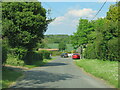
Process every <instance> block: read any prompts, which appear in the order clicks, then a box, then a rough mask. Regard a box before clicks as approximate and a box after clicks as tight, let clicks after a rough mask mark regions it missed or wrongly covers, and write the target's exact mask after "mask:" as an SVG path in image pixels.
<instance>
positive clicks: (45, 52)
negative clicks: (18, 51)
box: [38, 50, 51, 59]
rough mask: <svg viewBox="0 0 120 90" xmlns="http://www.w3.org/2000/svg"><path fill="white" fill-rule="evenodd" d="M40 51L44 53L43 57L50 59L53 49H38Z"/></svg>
mask: <svg viewBox="0 0 120 90" xmlns="http://www.w3.org/2000/svg"><path fill="white" fill-rule="evenodd" d="M38 52H39V53H41V54H42V55H43V59H50V58H51V57H50V54H51V51H47V50H40V51H38Z"/></svg>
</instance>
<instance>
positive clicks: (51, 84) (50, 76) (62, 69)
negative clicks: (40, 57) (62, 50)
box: [11, 57, 111, 88]
mask: <svg viewBox="0 0 120 90" xmlns="http://www.w3.org/2000/svg"><path fill="white" fill-rule="evenodd" d="M11 88H111V86H109V85H107V84H105V83H104V82H103V81H102V80H99V79H96V78H93V77H91V76H89V75H87V74H86V73H84V72H83V71H82V70H81V69H80V68H79V67H77V66H76V65H75V64H74V63H73V60H72V59H71V58H60V57H56V60H53V61H51V62H49V63H48V64H46V65H44V66H42V67H36V68H33V69H30V70H26V71H25V76H24V78H23V79H21V80H19V81H17V83H16V85H14V86H12V87H11Z"/></svg>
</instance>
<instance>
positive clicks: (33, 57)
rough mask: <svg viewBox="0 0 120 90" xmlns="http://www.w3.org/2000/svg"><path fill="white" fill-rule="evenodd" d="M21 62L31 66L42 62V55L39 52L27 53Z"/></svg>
mask: <svg viewBox="0 0 120 90" xmlns="http://www.w3.org/2000/svg"><path fill="white" fill-rule="evenodd" d="M23 60H24V62H25V64H28V65H32V64H34V62H36V61H43V54H42V53H39V52H27V54H26V55H25V57H24V58H23Z"/></svg>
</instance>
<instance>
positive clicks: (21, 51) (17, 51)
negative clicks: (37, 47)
mask: <svg viewBox="0 0 120 90" xmlns="http://www.w3.org/2000/svg"><path fill="white" fill-rule="evenodd" d="M9 53H10V54H12V55H14V56H15V57H17V58H18V59H23V58H24V57H25V55H26V53H27V50H26V49H25V48H22V47H17V48H12V49H10V50H9Z"/></svg>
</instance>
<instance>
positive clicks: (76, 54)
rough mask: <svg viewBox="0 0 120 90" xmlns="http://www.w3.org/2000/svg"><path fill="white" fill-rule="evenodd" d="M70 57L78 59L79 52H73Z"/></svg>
mask: <svg viewBox="0 0 120 90" xmlns="http://www.w3.org/2000/svg"><path fill="white" fill-rule="evenodd" d="M72 59H80V54H78V53H74V54H73V55H72Z"/></svg>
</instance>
